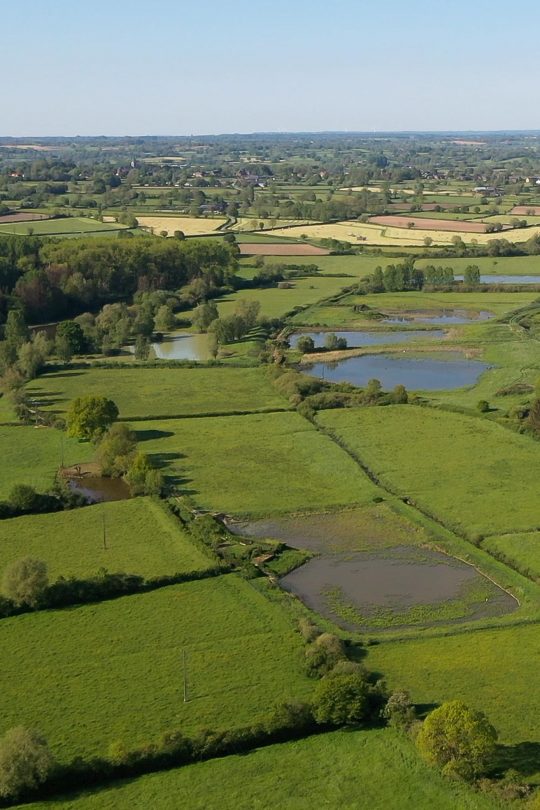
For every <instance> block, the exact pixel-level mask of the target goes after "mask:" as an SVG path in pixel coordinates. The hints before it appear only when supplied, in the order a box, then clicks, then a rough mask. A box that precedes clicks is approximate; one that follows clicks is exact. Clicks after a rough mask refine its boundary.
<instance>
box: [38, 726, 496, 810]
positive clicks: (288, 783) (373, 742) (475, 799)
mask: <svg viewBox="0 0 540 810" xmlns="http://www.w3.org/2000/svg"><path fill="white" fill-rule="evenodd" d="M179 797H189V810H218V808H219V810H254V808H260V810H262V808H265V807H268V806H269V798H270V801H271V804H272V805H273V806H274V807H279V808H284V809H285V808H286V810H312V808H313V807H314V806H317V807H320V808H338V807H340V808H348V809H349V808H350V810H352V808H369V810H432V808H434V807H436V808H437V810H457V809H458V808H459V810H496V808H498V807H499V804H498V803H497V802H495V801H494V800H492V799H491V798H490V797H489V796H487V795H486V794H482V793H477V792H475V791H473V790H472V789H471V788H469V787H468V786H467V785H466V784H464V783H461V782H457V781H451V780H449V779H445V778H444V777H443V776H441V775H440V774H439V773H438V772H437V771H436V770H435V769H433V768H429V767H428V766H427V765H425V764H424V763H423V762H422V760H421V759H420V758H419V757H418V755H417V753H416V751H415V749H414V746H413V745H412V743H411V742H410V741H409V740H407V738H406V737H405V736H404V735H399V734H397V733H396V732H393V731H392V730H390V729H383V730H382V729H376V730H370V731H351V730H347V731H334V732H331V733H329V734H320V735H317V736H314V737H310V738H308V739H305V740H299V741H298V742H289V743H284V744H282V745H272V746H268V747H267V748H261V749H259V750H257V751H252V752H250V753H249V754H242V755H238V756H228V757H223V758H222V759H215V760H212V761H210V762H201V763H197V764H195V765H189V766H186V767H183V768H176V769H174V770H171V771H166V772H164V773H158V774H152V775H149V776H144V777H142V778H140V779H132V780H126V781H125V782H117V783H116V784H114V785H112V786H111V787H108V788H106V789H104V790H100V791H97V792H95V793H88V794H86V793H85V794H81V795H80V796H77V797H69V798H66V799H59V800H57V801H47V802H46V803H45V802H44V803H43V804H30V805H26V807H27V808H28V810H117V809H118V808H121V807H130V808H131V809H132V810H149V808H150V807H152V808H156V810H157V808H159V810H178V806H179V805H178V802H179ZM359 797H361V798H359Z"/></svg>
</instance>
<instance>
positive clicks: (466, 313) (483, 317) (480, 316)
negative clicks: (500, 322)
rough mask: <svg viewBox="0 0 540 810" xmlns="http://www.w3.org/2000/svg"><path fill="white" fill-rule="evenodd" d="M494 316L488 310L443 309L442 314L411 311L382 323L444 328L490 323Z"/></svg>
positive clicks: (386, 319)
mask: <svg viewBox="0 0 540 810" xmlns="http://www.w3.org/2000/svg"><path fill="white" fill-rule="evenodd" d="M493 317H494V315H493V313H492V312H488V311H487V310H484V309H482V310H480V311H479V312H472V311H471V310H467V309H442V310H441V311H440V312H436V313H434V312H431V311H430V312H428V311H426V310H421V309H418V310H411V311H409V312H406V313H405V312H404V313H403V315H392V316H391V317H388V318H385V319H384V320H383V321H381V323H387V324H395V325H400V324H405V323H408V324H414V323H431V324H441V326H444V325H445V324H447V325H448V326H451V325H452V324H457V323H472V322H473V321H488V320H489V319H490V318H493Z"/></svg>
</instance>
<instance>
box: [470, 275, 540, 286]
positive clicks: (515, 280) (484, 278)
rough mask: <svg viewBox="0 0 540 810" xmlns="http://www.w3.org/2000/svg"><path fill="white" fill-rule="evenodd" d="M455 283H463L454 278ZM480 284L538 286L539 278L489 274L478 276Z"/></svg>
mask: <svg viewBox="0 0 540 810" xmlns="http://www.w3.org/2000/svg"><path fill="white" fill-rule="evenodd" d="M454 278H455V280H456V281H463V276H454ZM480 282H481V283H482V284H538V285H540V276H530V275H520V276H505V275H500V276H497V275H494V274H491V273H486V274H482V275H481V276H480Z"/></svg>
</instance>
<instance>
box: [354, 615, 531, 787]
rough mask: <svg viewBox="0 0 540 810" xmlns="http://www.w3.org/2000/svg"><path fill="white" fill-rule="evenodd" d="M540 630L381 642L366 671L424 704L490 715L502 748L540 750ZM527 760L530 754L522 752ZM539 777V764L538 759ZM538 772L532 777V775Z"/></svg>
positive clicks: (514, 629)
mask: <svg viewBox="0 0 540 810" xmlns="http://www.w3.org/2000/svg"><path fill="white" fill-rule="evenodd" d="M539 663H540V633H539V632H538V624H531V625H521V626H515V627H505V628H498V629H494V630H476V631H474V632H469V633H467V634H465V633H459V634H456V635H454V636H444V637H441V638H423V639H414V640H407V641H392V642H387V643H385V642H383V643H381V644H379V645H377V646H374V647H370V649H369V655H368V657H367V666H369V667H370V668H371V669H375V670H377V671H378V672H383V673H384V675H385V677H386V678H387V680H388V684H389V686H390V688H399V689H407V690H409V691H410V693H411V696H412V699H413V700H414V701H416V702H418V703H422V704H433V703H440V702H442V701H443V700H455V699H459V700H464V701H465V702H466V703H468V704H469V705H470V706H473V707H474V708H475V709H481V710H482V711H484V712H486V714H487V716H488V717H489V719H490V720H491V722H492V723H493V724H494V725H495V727H496V728H497V730H498V731H499V734H500V737H501V741H502V742H504V743H507V744H508V743H512V744H519V743H525V741H527V742H529V743H535V744H536V747H537V748H538V745H539V744H540V694H539V692H538V690H537V689H535V688H533V687H534V685H535V684H536V683H537V680H538V666H539ZM523 756H526V752H525V751H524V752H523ZM536 771H537V772H538V774H539V775H540V760H538V758H537V759H536ZM533 772H534V771H533Z"/></svg>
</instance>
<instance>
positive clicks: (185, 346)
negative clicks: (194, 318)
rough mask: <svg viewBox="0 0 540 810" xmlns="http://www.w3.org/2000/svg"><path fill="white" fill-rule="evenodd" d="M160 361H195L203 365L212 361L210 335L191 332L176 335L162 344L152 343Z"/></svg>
mask: <svg viewBox="0 0 540 810" xmlns="http://www.w3.org/2000/svg"><path fill="white" fill-rule="evenodd" d="M152 348H153V350H154V353H155V355H156V357H157V358H158V359H159V360H194V361H197V362H199V363H203V362H205V361H206V360H209V359H210V350H209V348H208V335H205V334H200V335H198V334H193V333H191V332H179V333H174V334H172V335H170V336H169V337H167V338H166V339H165V340H162V341H161V342H160V343H152Z"/></svg>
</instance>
